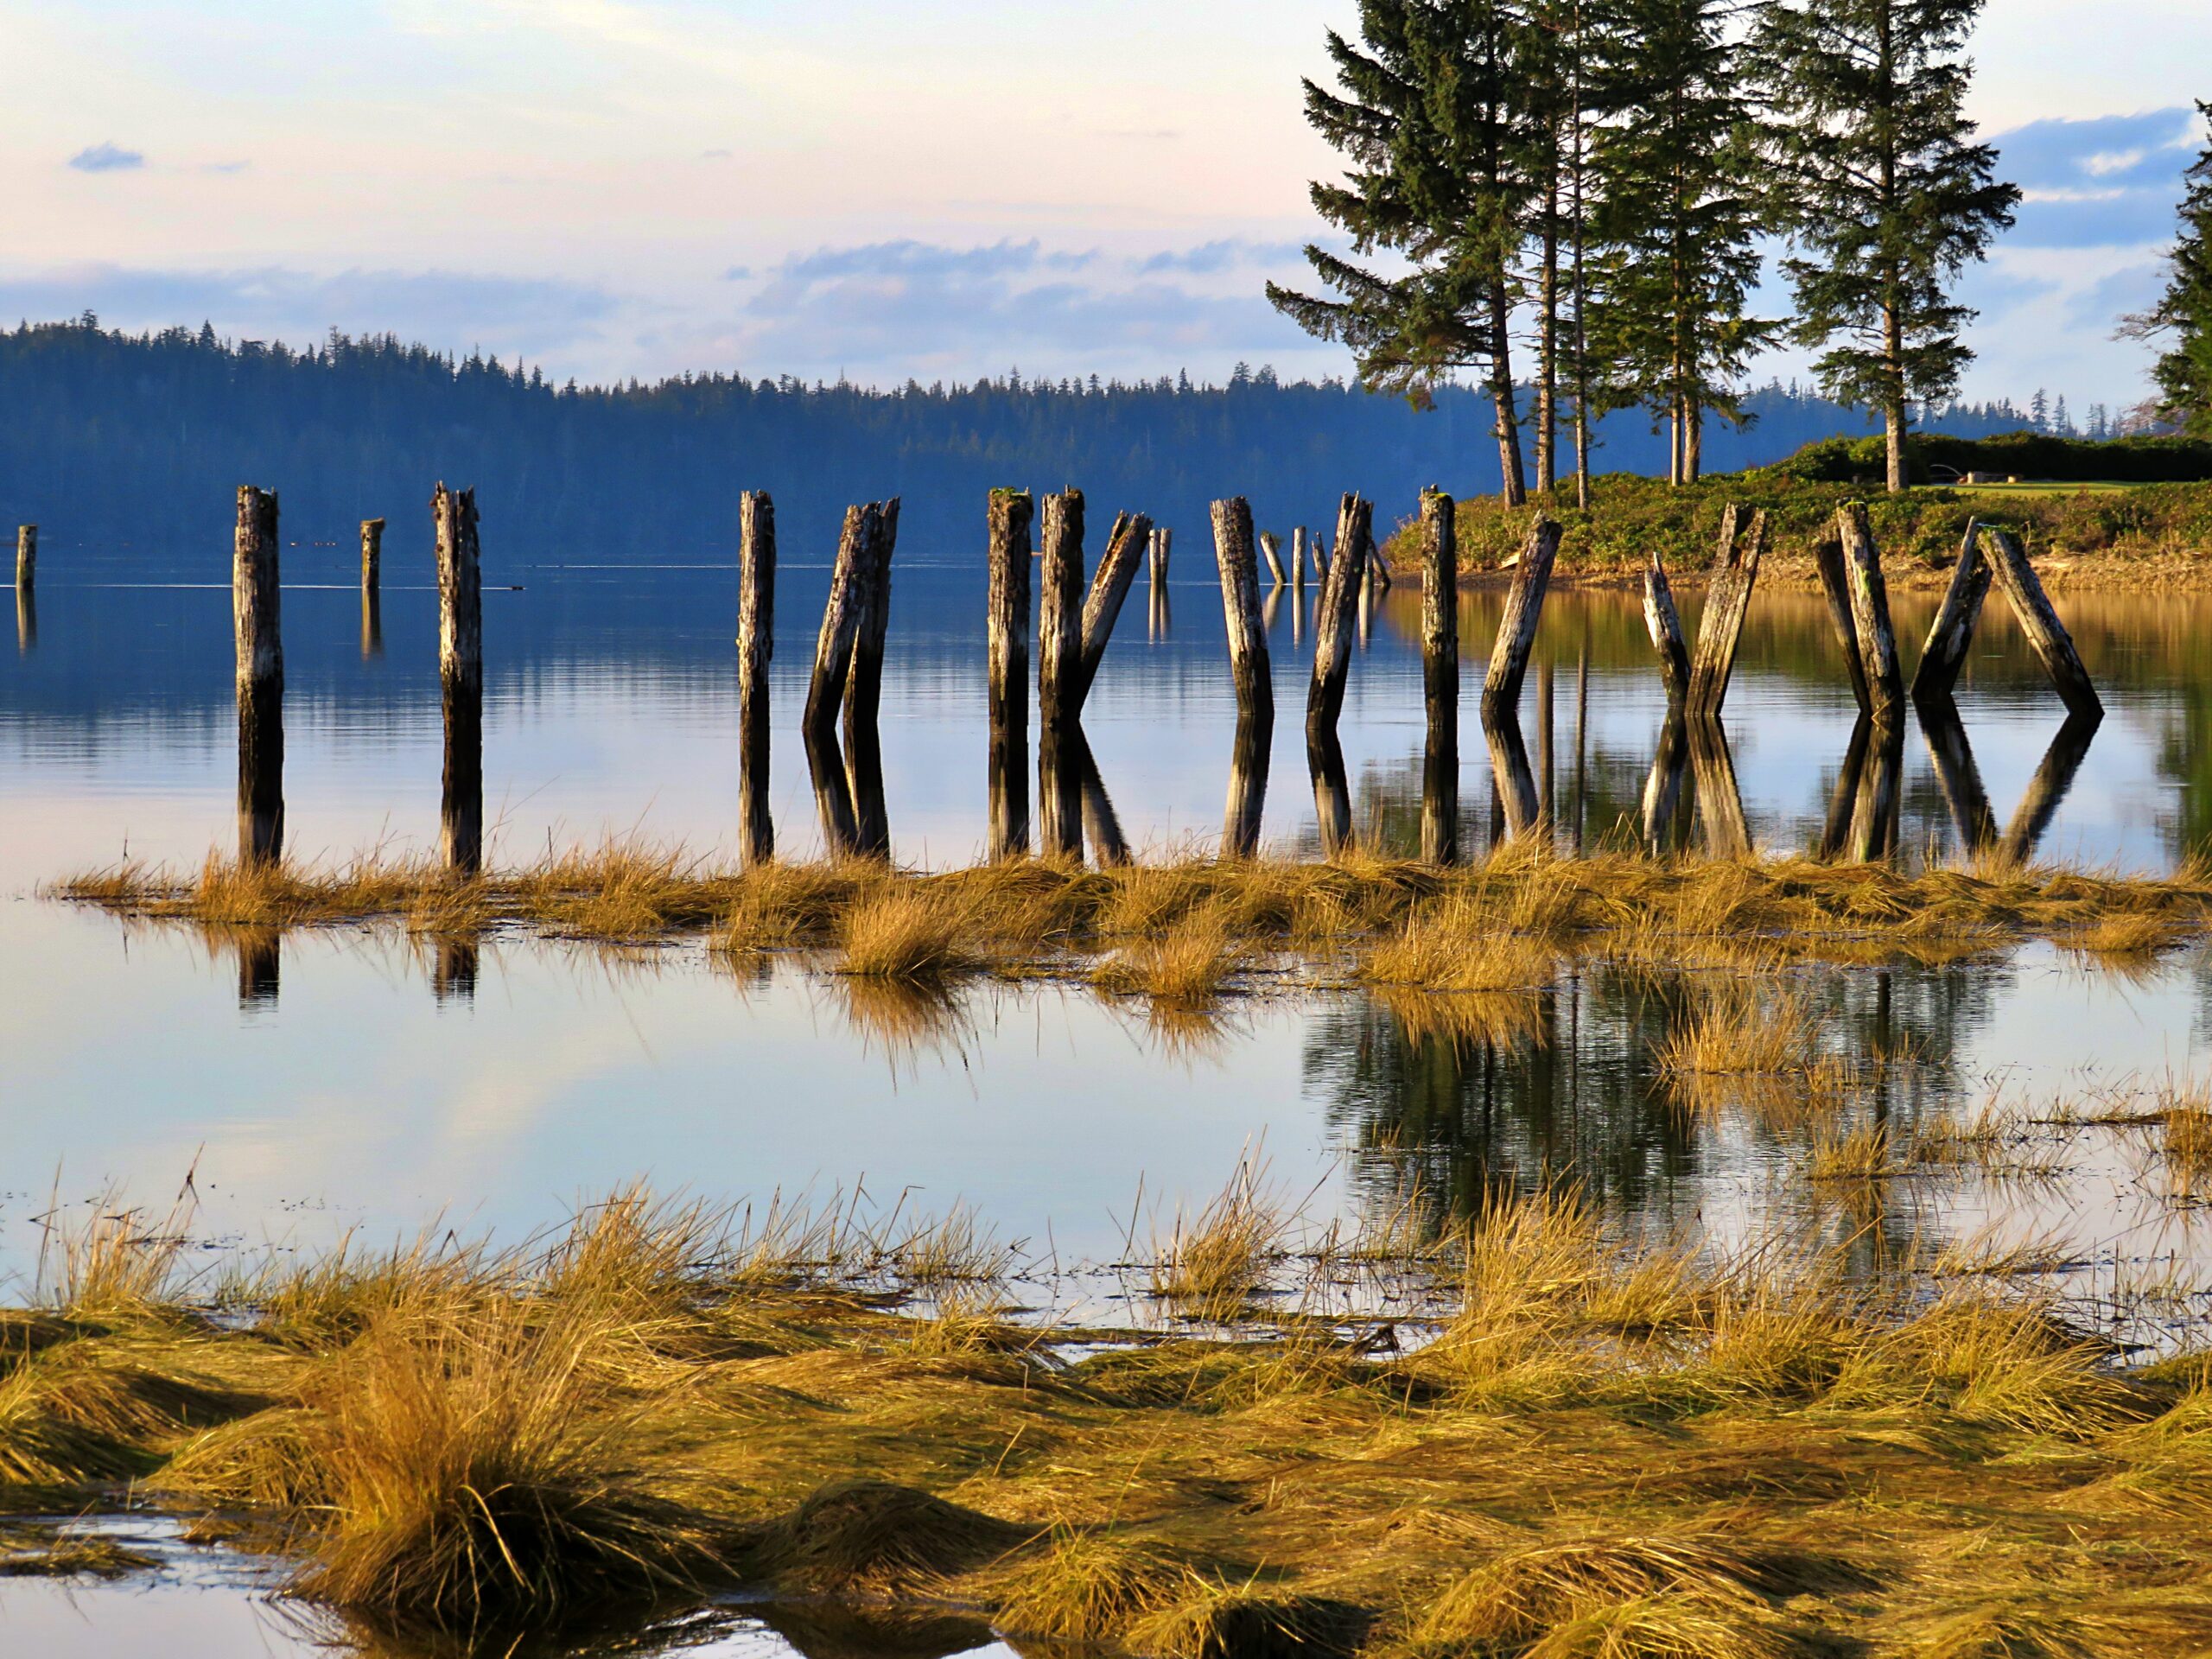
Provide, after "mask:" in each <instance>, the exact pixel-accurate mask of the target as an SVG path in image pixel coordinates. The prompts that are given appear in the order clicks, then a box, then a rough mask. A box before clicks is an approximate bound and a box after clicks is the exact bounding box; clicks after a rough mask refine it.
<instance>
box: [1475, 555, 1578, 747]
mask: <svg viewBox="0 0 2212 1659" xmlns="http://www.w3.org/2000/svg"><path fill="white" fill-rule="evenodd" d="M1559 541H1560V527H1559V525H1558V524H1557V523H1556V522H1555V521H1554V520H1552V519H1549V518H1540V519H1538V520H1537V521H1536V522H1535V524H1533V525H1531V526H1530V527H1529V539H1528V541H1527V542H1526V543H1524V544H1523V545H1522V549H1521V558H1520V563H1518V564H1516V566H1515V567H1514V571H1513V588H1512V591H1511V592H1510V593H1509V594H1507V595H1506V597H1505V613H1504V614H1503V616H1501V617H1499V618H1498V622H1497V645H1495V646H1494V647H1493V648H1492V650H1491V658H1490V673H1489V675H1488V676H1487V677H1485V678H1484V681H1483V720H1484V723H1485V724H1488V723H1490V722H1491V721H1493V720H1494V719H1496V718H1497V715H1498V714H1499V713H1500V712H1501V711H1502V710H1505V709H1512V708H1514V707H1516V705H1517V704H1518V703H1519V702H1520V701H1521V682H1522V678H1523V677H1525V676H1526V675H1527V673H1528V671H1529V652H1530V650H1532V649H1533V648H1534V647H1535V643H1536V625H1537V624H1538V623H1539V622H1541V621H1542V620H1543V615H1544V594H1545V593H1546V591H1547V590H1548V588H1550V586H1551V579H1552V561H1553V560H1554V559H1555V558H1557V557H1558V556H1559Z"/></svg>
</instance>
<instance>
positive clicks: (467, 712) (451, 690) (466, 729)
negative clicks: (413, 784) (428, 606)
mask: <svg viewBox="0 0 2212 1659" xmlns="http://www.w3.org/2000/svg"><path fill="white" fill-rule="evenodd" d="M430 518H431V523H432V527H433V530H434V531H435V541H436V547H437V563H438V684H439V690H440V701H441V702H442V705H443V709H444V714H445V766H444V774H443V780H442V781H443V788H442V797H441V800H440V804H439V811H438V823H439V840H440V843H441V849H442V852H443V854H444V857H445V861H446V865H447V867H448V868H450V869H453V870H455V871H458V872H460V873H461V874H475V872H476V871H478V870H480V869H481V868H483V863H484V577H483V570H482V564H481V556H480V552H481V550H480V544H479V538H478V530H477V518H476V492H475V491H474V490H448V488H447V487H446V486H444V485H443V484H442V483H441V484H440V485H439V486H437V488H436V489H435V491H433V492H432V493H431V496H430Z"/></svg>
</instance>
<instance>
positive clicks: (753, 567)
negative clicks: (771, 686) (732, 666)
mask: <svg viewBox="0 0 2212 1659" xmlns="http://www.w3.org/2000/svg"><path fill="white" fill-rule="evenodd" d="M775 654H776V504H775V502H774V501H773V500H772V499H770V497H769V494H768V493H767V492H766V490H747V491H746V492H745V493H743V494H742V495H741V496H740V497H739V498H738V503H737V792H738V798H739V803H740V808H739V813H740V816H739V822H738V855H739V857H740V858H741V859H742V860H743V861H744V862H745V864H746V866H747V868H752V867H753V866H756V865H760V864H765V863H766V862H768V861H769V860H771V859H772V858H774V857H775V855H776V822H775V817H774V814H773V813H772V810H770V807H769V804H768V766H769V721H768V670H769V665H770V664H771V663H772V661H773V660H774V658H775Z"/></svg>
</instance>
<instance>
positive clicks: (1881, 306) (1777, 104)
mask: <svg viewBox="0 0 2212 1659" xmlns="http://www.w3.org/2000/svg"><path fill="white" fill-rule="evenodd" d="M1981 7H1982V0H1772V3H1771V4H1770V6H1769V7H1768V9H1767V11H1766V13H1765V16H1764V18H1763V20H1762V21H1761V23H1760V25H1759V29H1758V52H1759V55H1760V58H1761V60H1763V62H1764V65H1765V73H1766V75H1767V76H1768V78H1769V83H1770V84H1769V87H1768V94H1769V98H1770V104H1771V105H1772V109H1773V111H1774V113H1775V115H1776V116H1777V118H1778V124H1777V127H1776V129H1775V132H1776V141H1775V152H1776V158H1777V162H1779V163H1780V168H1781V176H1780V177H1779V178H1778V179H1777V207H1778V208H1779V210H1780V212H1781V213H1782V215H1783V218H1784V219H1785V221H1786V223H1787V224H1788V226H1789V235H1790V239H1791V243H1792V245H1793V249H1794V253H1793V257H1790V258H1789V259H1787V260H1785V261H1784V262H1783V268H1784V269H1785V270H1787V271H1788V272H1789V276H1790V278H1791V280H1792V283H1794V285H1795V287H1796V298H1797V321H1796V325H1795V327H1793V329H1792V333H1793V334H1794V335H1795V336H1796V339H1797V340H1798V341H1799V343H1800V344H1802V345H1806V346H1826V347H1827V351H1826V353H1825V354H1824V355H1823V356H1821V359H1819V361H1818V363H1817V364H1816V365H1815V366H1816V368H1817V370H1818V372H1819V374H1820V378H1821V385H1823V386H1824V387H1825V388H1826V389H1827V391H1829V392H1830V393H1831V394H1832V395H1834V397H1838V398H1840V399H1841V400H1842V401H1844V402H1846V403H1854V404H1865V405H1867V406H1870V407H1872V408H1873V409H1876V410H1879V411H1880V412H1881V415H1882V417H1883V423H1884V425H1885V429H1887V432H1888V435H1889V474H1890V476H1889V486H1890V488H1891V490H1892V491H1893V492H1894V491H1899V490H1903V489H1904V487H1905V467H1904V438H1905V430H1906V427H1907V425H1908V423H1909V419H1910V404H1912V403H1913V402H1914V401H1915V400H1927V399H1934V398H1941V397H1944V396H1945V395H1946V394H1948V393H1949V392H1950V391H1952V390H1953V389H1954V388H1955V387H1956V386H1957V385H1958V380H1959V375H1960V372H1961V370H1962V369H1963V368H1964V367H1965V366H1966V365H1967V363H1968V362H1970V361H1972V360H1973V353H1971V352H1969V351H1968V350H1967V347H1966V346H1965V345H1964V344H1963V343H1962V342H1961V340H1960V339H1959V333H1960V330H1961V328H1962V327H1964V326H1965V325H1966V324H1967V322H1968V321H1971V320H1972V318H1973V316H1974V313H1973V312H1971V311H1969V310H1968V309H1967V308H1965V307H1964V306H1961V305H1960V304H1958V303H1957V302H1956V301H1955V300H1954V299H1953V298H1952V297H1951V295H1950V292H1949V286H1950V283H1952V281H1953V280H1954V279H1955V278H1956V277H1957V276H1958V274H1959V272H1960V271H1961V270H1963V269H1964V268H1965V266H1966V264H1967V262H1968V261H1969V260H1974V259H1979V258H1980V257H1983V255H1984V254H1985V253H1986V251H1987V249H1988V246H1989V243H1990V241H1991V239H1992V238H1993V237H1994V236H1995V235H1996V234H1997V233H1998V232H1999V231H2001V230H2005V229H2009V228H2010V227H2011V226H2012V209H2013V207H2015V206H2016V205H2017V204H2018V201H2019V199H2020V193H2019V191H2018V189H2017V188H2014V187H2013V186H2012V185H2009V184H2003V183H1999V181H1998V180H1997V176H1996V167H1997V152H1996V151H1995V150H1994V149H1993V148H1991V147H1990V146H1989V145H1987V144H1980V143H1974V124H1973V123H1972V122H1971V121H1969V120H1968V119H1967V115H1966V108H1965V105H1966V93H1967V83H1968V81H1969V80H1970V79H1971V78H1972V66H1971V65H1970V64H1969V63H1968V62H1967V60H1966V59H1965V58H1964V57H1962V56H1961V48H1962V46H1963V45H1964V43H1965V41H1966V37H1967V34H1968V32H1969V31H1970V30H1971V29H1972V28H1973V25H1974V19H1975V18H1976V17H1977V16H1979V15H1980V11H1981Z"/></svg>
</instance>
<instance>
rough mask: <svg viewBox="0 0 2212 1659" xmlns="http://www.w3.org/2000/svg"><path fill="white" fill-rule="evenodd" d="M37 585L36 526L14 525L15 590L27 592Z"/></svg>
mask: <svg viewBox="0 0 2212 1659" xmlns="http://www.w3.org/2000/svg"><path fill="white" fill-rule="evenodd" d="M37 585H38V526H37V525H36V524H18V525H17V526H16V592H17V593H19V594H27V593H29V591H30V590H31V589H32V588H35V587H36V586H37Z"/></svg>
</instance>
